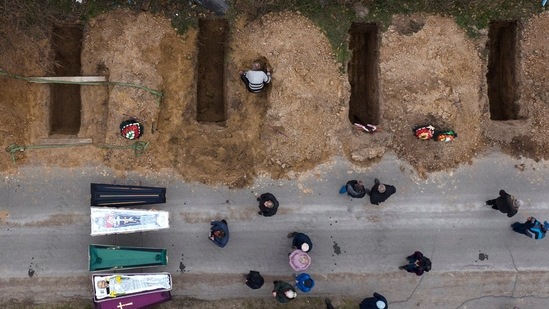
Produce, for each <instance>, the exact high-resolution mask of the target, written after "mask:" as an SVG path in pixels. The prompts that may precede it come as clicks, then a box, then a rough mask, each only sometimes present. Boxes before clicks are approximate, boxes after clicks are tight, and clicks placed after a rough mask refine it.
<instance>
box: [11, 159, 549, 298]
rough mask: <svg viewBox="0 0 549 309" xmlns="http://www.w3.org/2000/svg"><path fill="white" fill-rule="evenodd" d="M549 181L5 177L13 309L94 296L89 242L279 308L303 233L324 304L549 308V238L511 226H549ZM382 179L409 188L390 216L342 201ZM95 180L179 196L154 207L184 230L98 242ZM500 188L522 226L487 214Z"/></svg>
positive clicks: (212, 293) (492, 166) (397, 175)
mask: <svg viewBox="0 0 549 309" xmlns="http://www.w3.org/2000/svg"><path fill="white" fill-rule="evenodd" d="M548 176H549V168H548V167H547V164H546V163H545V162H538V163H536V162H533V161H531V160H519V159H513V158H510V157H507V156H504V155H501V154H498V153H492V154H487V155H486V156H485V157H483V158H481V159H478V160H475V161H474V162H473V163H472V164H471V165H466V166H462V167H460V168H459V169H457V170H453V171H450V172H445V173H435V174H432V175H430V177H429V178H428V179H421V178H419V177H418V176H417V175H416V174H415V173H414V172H413V171H412V169H411V168H410V167H409V166H408V165H407V164H405V163H403V162H401V161H399V160H398V159H396V158H395V157H392V156H386V157H385V158H384V159H383V160H382V161H381V162H380V163H379V164H377V165H375V166H373V167H372V168H368V169H360V168H356V167H354V166H352V165H350V164H349V163H347V162H346V161H344V160H342V159H336V160H334V161H331V162H329V163H326V164H324V165H322V166H320V167H318V168H317V169H315V170H312V171H309V172H307V173H304V174H302V175H300V177H293V178H292V179H287V180H272V179H266V178H258V179H257V181H256V183H255V185H254V186H253V187H252V188H247V189H242V190H231V189H228V188H226V187H222V186H219V187H208V186H205V185H202V184H198V183H185V182H182V181H180V180H178V179H177V178H176V177H173V176H171V175H170V174H169V173H151V174H149V175H138V174H134V173H128V174H124V175H120V174H119V173H118V174H116V173H114V172H113V171H110V170H108V169H106V168H103V167H93V168H92V167H88V168H76V169H74V168H73V169H60V168H51V169H50V168H41V167H24V168H20V169H19V173H18V174H16V175H4V176H3V178H2V186H1V187H0V196H1V197H2V198H1V199H0V218H2V217H3V218H4V219H3V221H2V222H1V223H0V227H1V229H0V246H1V247H0V248H2V249H1V250H0V259H1V262H0V274H1V278H0V303H7V302H9V301H10V299H12V300H13V299H22V298H29V297H30V298H32V299H33V300H34V301H37V302H44V301H50V302H51V301H60V300H63V299H65V298H66V297H83V298H91V295H92V290H91V276H90V273H89V272H88V254H87V248H88V245H89V244H116V245H127V246H147V247H162V248H167V249H168V255H169V264H168V266H167V267H158V268H148V269H142V270H137V271H140V272H147V271H149V272H156V271H168V272H170V273H171V274H172V276H173V281H174V282H173V283H174V290H173V293H172V294H173V295H175V296H191V297H196V298H200V299H224V298H235V297H270V290H271V288H272V284H271V281H273V280H275V279H283V280H287V281H290V280H291V276H292V275H293V273H294V271H293V270H292V269H291V267H290V266H289V264H288V253H289V252H290V250H291V249H290V243H291V240H290V239H288V238H287V237H286V235H287V234H288V233H289V232H291V231H300V232H304V233H307V234H308V235H309V236H310V237H311V239H312V241H313V244H314V248H313V250H312V252H311V253H310V255H311V257H312V260H313V261H312V265H311V267H310V268H309V270H308V273H310V274H311V275H312V276H313V278H314V279H315V281H316V286H315V288H314V289H313V291H311V292H310V293H309V295H310V296H320V297H325V296H335V295H348V296H352V297H363V296H369V295H371V294H372V293H373V292H374V291H375V292H379V293H381V294H383V295H384V296H386V297H387V298H388V300H389V302H390V308H392V309H394V308H513V306H519V307H520V308H521V309H525V308H549V298H548V296H549V289H548V288H547V287H546V285H547V282H549V272H548V271H547V269H548V267H549V266H548V263H547V262H546V261H547V256H548V254H549V251H548V250H547V249H548V246H549V243H548V242H549V240H546V239H542V240H532V239H529V238H527V237H526V236H524V235H520V234H517V233H515V232H513V231H512V230H511V228H510V224H511V223H513V222H515V221H521V222H523V221H524V220H525V219H526V217H528V216H530V215H533V216H535V217H536V218H538V219H539V220H541V221H543V220H548V221H549V204H548V203H547V193H546V191H547V188H548V187H549V186H548V183H547V179H549V177H548ZM375 177H377V178H379V179H380V180H381V182H384V183H388V184H392V185H395V186H396V187H397V193H396V194H395V195H394V196H392V197H391V198H390V199H389V200H388V201H387V202H385V203H383V204H381V205H379V206H376V205H371V204H370V203H369V201H368V199H367V198H364V199H352V198H350V197H349V196H347V195H339V194H338V190H339V187H340V186H341V185H343V184H344V183H345V182H346V181H347V180H349V179H361V180H363V181H364V183H365V184H366V185H367V186H370V185H373V180H374V178H375ZM91 182H96V183H116V184H129V185H147V186H161V187H167V199H168V202H167V203H166V204H160V205H155V206H152V207H154V208H156V209H159V210H160V209H161V210H168V211H170V225H171V226H170V228H169V229H166V230H160V231H154V232H146V233H135V234H126V235H116V236H101V237H92V236H90V222H89V215H90V210H89V203H90V202H89V191H90V186H89V184H90V183H91ZM500 189H505V190H506V191H507V192H509V193H510V194H513V195H515V196H516V197H517V198H519V199H522V200H523V201H524V202H525V204H524V206H523V207H522V208H521V209H520V210H519V213H518V214H517V215H516V216H515V217H513V218H507V216H506V215H505V214H502V213H500V212H498V211H496V210H492V209H491V208H490V207H489V206H485V205H484V201H485V200H487V199H492V198H495V197H497V195H498V191H499V190H500ZM264 192H271V193H273V194H274V195H275V196H277V198H278V199H279V201H280V204H281V206H280V208H279V212H278V214H277V215H275V216H274V217H270V218H265V217H261V216H259V215H257V211H258V208H257V202H256V200H255V195H256V194H261V193H264ZM139 208H143V209H148V208H151V206H140V207H139ZM6 216H7V217H6ZM222 218H225V219H226V220H227V221H228V224H229V230H230V241H229V244H228V245H227V246H226V247H225V248H223V249H221V248H218V247H217V246H215V245H214V244H213V243H211V242H210V241H209V240H208V239H207V233H208V231H209V222H210V221H211V220H214V219H222ZM415 250H419V251H422V252H423V253H424V254H425V255H426V256H428V257H429V258H431V260H432V262H433V267H432V270H431V272H429V273H426V274H424V275H423V276H422V277H418V276H416V275H414V274H409V273H406V272H405V271H402V270H399V269H398V268H397V267H398V266H399V265H401V264H403V263H404V257H405V256H407V255H409V254H412V253H413V252H414V251H415ZM252 269H253V270H257V271H260V272H261V273H262V274H263V275H264V276H265V279H266V284H265V285H264V287H263V288H262V289H260V290H251V289H249V288H248V287H246V286H245V285H244V284H243V277H242V276H243V274H245V273H247V272H248V271H249V270H252ZM134 272H135V271H134Z"/></svg>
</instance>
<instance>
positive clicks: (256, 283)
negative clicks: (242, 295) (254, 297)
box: [246, 270, 265, 290]
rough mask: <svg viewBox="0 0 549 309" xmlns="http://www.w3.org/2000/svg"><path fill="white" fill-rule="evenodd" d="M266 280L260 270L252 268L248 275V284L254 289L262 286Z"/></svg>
mask: <svg viewBox="0 0 549 309" xmlns="http://www.w3.org/2000/svg"><path fill="white" fill-rule="evenodd" d="M264 282H265V280H264V279H263V276H261V274H260V273H259V272H258V271H255V270H250V272H249V273H248V275H246V285H247V286H249V287H250V288H251V289H253V290H257V289H259V288H261V287H262V286H263V283H264Z"/></svg>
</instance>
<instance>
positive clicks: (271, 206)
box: [257, 192, 279, 217]
mask: <svg viewBox="0 0 549 309" xmlns="http://www.w3.org/2000/svg"><path fill="white" fill-rule="evenodd" d="M257 201H258V202H259V212H258V214H259V215H262V216H265V217H272V216H274V215H275V214H276V211H277V210H278V205H279V204H278V200H277V199H276V197H275V196H274V195H272V194H271V193H268V192H267V193H263V194H261V195H260V196H259V197H258V198H257Z"/></svg>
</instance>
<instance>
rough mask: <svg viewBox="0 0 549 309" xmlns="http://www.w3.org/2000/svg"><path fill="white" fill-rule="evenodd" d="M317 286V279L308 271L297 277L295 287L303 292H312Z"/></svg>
mask: <svg viewBox="0 0 549 309" xmlns="http://www.w3.org/2000/svg"><path fill="white" fill-rule="evenodd" d="M314 286H315V281H314V280H313V278H311V276H310V275H309V274H307V273H301V274H299V275H298V276H297V277H295V287H296V288H298V289H299V290H300V291H301V292H303V293H308V292H310V291H311V290H312V289H313V288H314Z"/></svg>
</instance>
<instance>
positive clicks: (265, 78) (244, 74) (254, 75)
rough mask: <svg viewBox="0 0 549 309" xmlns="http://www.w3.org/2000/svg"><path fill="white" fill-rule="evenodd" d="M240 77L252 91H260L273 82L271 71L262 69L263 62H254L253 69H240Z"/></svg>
mask: <svg viewBox="0 0 549 309" xmlns="http://www.w3.org/2000/svg"><path fill="white" fill-rule="evenodd" d="M240 79H241V80H242V82H244V84H245V85H246V88H248V91H250V92H252V93H259V92H261V90H263V88H265V86H266V85H267V84H268V83H270V82H271V72H270V70H269V69H267V70H266V72H264V71H262V70H261V64H260V63H259V62H254V63H253V64H252V69H251V70H249V71H240Z"/></svg>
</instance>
